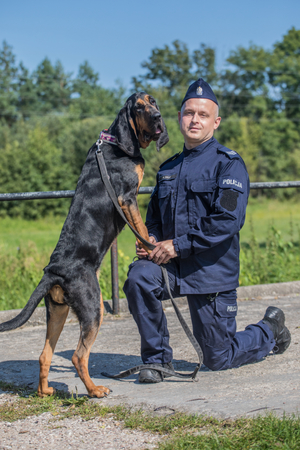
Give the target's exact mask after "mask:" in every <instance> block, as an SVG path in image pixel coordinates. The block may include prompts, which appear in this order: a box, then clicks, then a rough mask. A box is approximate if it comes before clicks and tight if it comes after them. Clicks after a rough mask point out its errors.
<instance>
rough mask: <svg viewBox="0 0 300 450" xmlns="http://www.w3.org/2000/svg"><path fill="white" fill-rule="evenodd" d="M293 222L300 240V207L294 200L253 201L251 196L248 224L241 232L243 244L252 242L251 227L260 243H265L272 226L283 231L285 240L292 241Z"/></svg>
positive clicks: (263, 199) (246, 223)
mask: <svg viewBox="0 0 300 450" xmlns="http://www.w3.org/2000/svg"><path fill="white" fill-rule="evenodd" d="M291 221H292V222H293V224H294V234H295V236H297V237H298V238H299V225H298V226H297V224H300V205H299V202H298V203H296V202H295V201H294V200H289V201H287V200H286V201H284V202H283V201H282V202H280V201H279V200H276V199H275V200H268V199H266V198H258V199H253V198H251V196H250V199H249V204H248V207H247V214H246V222H245V225H244V227H243V228H242V230H241V242H249V241H250V240H251V234H252V231H251V227H252V226H253V229H254V234H255V237H256V239H257V240H258V242H264V241H265V240H266V236H267V234H268V230H269V229H270V226H271V225H273V226H275V228H277V229H278V230H280V231H281V233H282V238H283V240H290V239H291V235H290V231H291Z"/></svg>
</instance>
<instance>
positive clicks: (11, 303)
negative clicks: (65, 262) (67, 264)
mask: <svg viewBox="0 0 300 450" xmlns="http://www.w3.org/2000/svg"><path fill="white" fill-rule="evenodd" d="M1 250H2V249H1V248H0V311H1V310H2V311H3V310H9V309H20V308H23V307H24V306H25V305H26V303H27V301H28V299H29V297H30V295H31V294H32V292H33V291H34V289H35V288H36V286H37V285H38V283H39V281H40V279H41V278H42V276H43V268H44V267H45V266H46V265H47V263H48V255H47V256H46V255H45V253H44V252H43V251H38V249H37V247H36V245H35V244H34V243H29V244H28V245H27V246H25V247H22V248H20V247H18V248H17V249H16V252H15V254H7V253H5V252H3V251H1ZM129 262H130V258H129V256H126V255H125V254H124V253H123V252H122V250H118V263H119V286H120V288H119V295H120V297H122V296H124V293H123V290H122V286H123V284H124V282H125V280H126V277H127V270H128V265H129ZM100 288H101V292H102V295H103V299H104V300H108V299H111V271H110V265H109V263H108V262H107V263H106V264H104V265H103V266H102V267H101V270H100ZM43 305H44V302H41V303H40V305H39V306H43Z"/></svg>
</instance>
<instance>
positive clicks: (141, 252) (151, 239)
mask: <svg viewBox="0 0 300 450" xmlns="http://www.w3.org/2000/svg"><path fill="white" fill-rule="evenodd" d="M149 242H151V244H155V243H156V239H155V237H154V236H150V237H149ZM135 249H136V250H135V252H136V254H137V256H138V258H139V259H145V258H147V256H148V254H149V253H148V252H147V251H146V250H145V249H144V248H142V247H139V243H138V241H135Z"/></svg>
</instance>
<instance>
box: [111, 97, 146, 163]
mask: <svg viewBox="0 0 300 450" xmlns="http://www.w3.org/2000/svg"><path fill="white" fill-rule="evenodd" d="M132 97H133V96H131V97H129V98H128V100H127V101H126V103H125V105H124V107H123V108H122V109H121V110H120V112H119V114H118V115H117V117H116V120H115V124H114V125H115V127H114V134H115V137H116V139H117V144H118V146H119V147H120V148H121V149H122V150H123V152H125V153H127V155H129V156H133V157H135V156H139V155H140V144H139V140H138V137H137V135H136V130H135V124H134V120H133V117H132V114H131V109H132V105H133V101H132Z"/></svg>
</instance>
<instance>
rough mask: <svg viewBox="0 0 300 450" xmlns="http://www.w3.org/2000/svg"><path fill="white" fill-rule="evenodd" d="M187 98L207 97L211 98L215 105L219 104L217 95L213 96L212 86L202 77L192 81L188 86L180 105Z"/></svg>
mask: <svg viewBox="0 0 300 450" xmlns="http://www.w3.org/2000/svg"><path fill="white" fill-rule="evenodd" d="M189 98H208V99H209V100H212V101H213V102H215V103H216V104H217V105H219V103H218V100H217V97H216V96H215V94H214V92H213V90H212V88H211V87H210V85H209V84H208V83H206V81H204V80H203V78H199V80H197V81H194V83H192V84H191V85H190V87H189V88H188V90H187V92H186V94H185V97H184V99H183V100H182V103H181V106H182V105H183V104H184V102H186V101H187V100H188V99H189Z"/></svg>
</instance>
